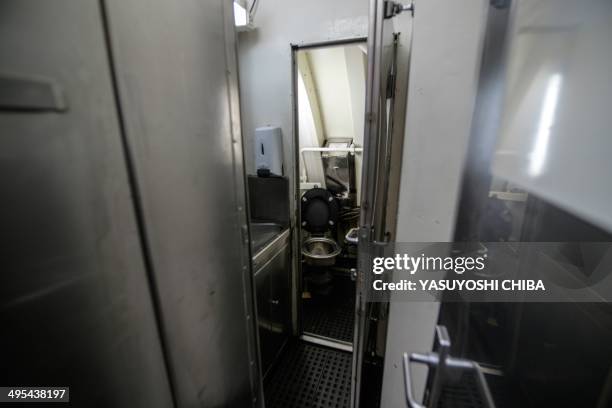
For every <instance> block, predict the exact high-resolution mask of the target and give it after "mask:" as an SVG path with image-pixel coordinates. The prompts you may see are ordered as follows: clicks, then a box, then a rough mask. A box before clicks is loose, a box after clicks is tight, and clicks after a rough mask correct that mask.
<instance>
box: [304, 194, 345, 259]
mask: <svg viewBox="0 0 612 408" xmlns="http://www.w3.org/2000/svg"><path fill="white" fill-rule="evenodd" d="M338 213H339V208H338V202H337V201H336V199H335V198H334V196H333V195H332V194H331V193H330V192H329V191H328V190H326V189H323V188H312V189H310V190H308V191H306V193H304V195H303V196H302V199H301V225H302V229H303V230H304V231H306V232H307V233H308V237H307V238H305V239H304V240H303V243H302V255H304V258H305V261H306V263H307V264H309V265H312V266H326V265H333V264H334V263H335V259H336V256H338V255H339V254H340V252H341V251H342V249H341V248H340V245H338V243H337V242H336V241H335V240H334V239H332V238H331V232H332V231H334V230H335V228H336V225H337V223H338Z"/></svg>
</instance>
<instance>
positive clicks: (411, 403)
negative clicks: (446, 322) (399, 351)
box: [403, 326, 495, 408]
mask: <svg viewBox="0 0 612 408" xmlns="http://www.w3.org/2000/svg"><path fill="white" fill-rule="evenodd" d="M436 339H437V344H438V352H435V353H434V352H429V353H425V354H421V353H411V354H410V355H408V353H404V356H403V366H404V388H405V392H406V403H407V405H408V407H409V408H434V407H437V406H438V401H439V399H440V395H441V392H442V386H443V384H444V377H445V376H446V371H447V370H449V369H458V370H467V371H474V372H475V373H476V379H477V381H476V382H477V384H478V388H479V391H480V393H481V395H482V399H483V403H484V406H485V408H495V402H494V401H493V396H492V395H491V391H490V390H489V386H488V384H487V380H486V379H485V377H484V373H483V372H482V368H481V367H480V365H478V363H476V362H474V361H472V360H467V359H463V358H455V357H451V356H450V355H449V352H450V338H449V336H448V331H447V330H446V327H444V326H436ZM413 362H414V363H419V364H425V365H427V366H428V367H430V368H432V367H434V368H435V369H436V373H435V375H434V380H433V382H432V385H431V392H430V394H429V398H428V402H427V405H423V404H421V403H419V402H418V401H416V398H415V396H414V391H413V389H412V377H411V374H410V363H413Z"/></svg>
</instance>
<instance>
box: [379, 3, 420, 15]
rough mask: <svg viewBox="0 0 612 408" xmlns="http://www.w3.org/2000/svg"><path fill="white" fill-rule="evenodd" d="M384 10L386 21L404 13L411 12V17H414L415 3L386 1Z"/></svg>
mask: <svg viewBox="0 0 612 408" xmlns="http://www.w3.org/2000/svg"><path fill="white" fill-rule="evenodd" d="M384 8H385V10H384V13H385V15H384V17H385V19H388V18H393V17H395V16H397V15H398V14H400V13H402V12H404V11H409V12H410V15H412V16H414V3H409V4H401V3H396V2H394V1H391V0H385V4H384Z"/></svg>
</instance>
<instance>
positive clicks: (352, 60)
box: [264, 39, 367, 408]
mask: <svg viewBox="0 0 612 408" xmlns="http://www.w3.org/2000/svg"><path fill="white" fill-rule="evenodd" d="M366 52H367V47H366V43H365V39H357V40H350V41H344V42H334V43H326V44H315V45H306V46H294V47H293V64H294V108H295V109H294V133H295V139H294V147H295V155H296V157H295V163H296V166H295V180H296V183H295V187H296V191H295V195H294V197H295V200H296V203H295V205H296V209H297V216H296V220H295V225H296V228H295V232H294V236H293V237H294V240H295V243H296V245H294V248H295V249H296V250H295V251H294V254H293V258H294V259H293V261H294V266H295V272H296V276H295V277H296V279H295V282H296V285H295V288H294V289H295V293H294V296H295V299H296V300H297V320H296V322H297V330H296V333H297V336H296V337H295V338H294V339H293V340H292V341H290V342H289V343H288V345H287V346H286V347H285V349H284V351H283V352H282V353H281V355H280V356H279V358H278V359H277V361H275V363H274V365H273V367H272V368H271V370H270V372H269V373H268V375H267V376H266V379H265V384H264V386H265V396H266V407H268V408H272V407H305V406H317V407H328V406H329V407H347V408H348V407H349V406H350V400H351V378H352V361H353V355H352V353H353V338H354V333H355V294H356V285H355V276H356V267H357V255H358V249H357V231H358V227H359V216H360V207H359V203H360V195H361V191H360V190H361V173H362V163H363V161H362V154H363V150H362V149H363V133H364V116H365V115H364V113H365V92H366V91H365V88H366V73H367V55H366Z"/></svg>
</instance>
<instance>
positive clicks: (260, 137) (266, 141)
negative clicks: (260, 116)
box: [255, 126, 283, 176]
mask: <svg viewBox="0 0 612 408" xmlns="http://www.w3.org/2000/svg"><path fill="white" fill-rule="evenodd" d="M255 167H256V169H257V170H258V172H259V170H269V171H270V173H272V174H276V175H278V176H282V175H283V134H282V132H281V128H280V127H278V126H264V127H258V128H256V129H255Z"/></svg>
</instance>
